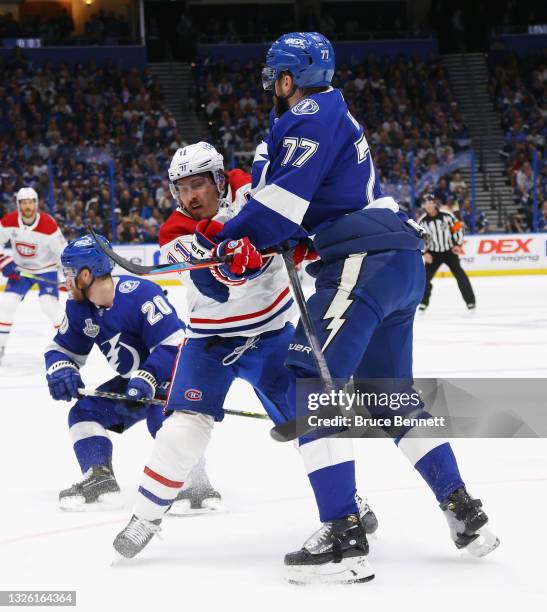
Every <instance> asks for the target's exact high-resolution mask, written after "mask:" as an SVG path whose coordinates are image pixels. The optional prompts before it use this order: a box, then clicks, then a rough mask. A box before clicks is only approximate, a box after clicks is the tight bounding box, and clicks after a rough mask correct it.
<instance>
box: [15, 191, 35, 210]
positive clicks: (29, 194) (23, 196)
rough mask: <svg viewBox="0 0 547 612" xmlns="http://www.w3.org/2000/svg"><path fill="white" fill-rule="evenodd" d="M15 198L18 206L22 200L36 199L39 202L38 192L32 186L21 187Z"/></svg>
mask: <svg viewBox="0 0 547 612" xmlns="http://www.w3.org/2000/svg"><path fill="white" fill-rule="evenodd" d="M15 199H16V200H17V208H19V202H20V201H21V200H34V201H35V202H36V204H38V194H37V193H36V190H35V189H33V188H32V187H21V189H19V191H18V192H17V194H16V196H15Z"/></svg>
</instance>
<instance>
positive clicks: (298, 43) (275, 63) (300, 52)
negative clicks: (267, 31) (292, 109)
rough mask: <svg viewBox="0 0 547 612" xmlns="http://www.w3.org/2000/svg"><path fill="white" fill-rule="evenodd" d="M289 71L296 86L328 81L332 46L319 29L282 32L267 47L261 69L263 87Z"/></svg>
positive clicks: (330, 77)
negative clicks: (281, 34) (316, 30)
mask: <svg viewBox="0 0 547 612" xmlns="http://www.w3.org/2000/svg"><path fill="white" fill-rule="evenodd" d="M285 71H289V72H290V73H291V75H292V77H293V81H294V84H295V85H296V86H297V87H323V86H327V85H330V83H331V81H332V77H333V75H334V49H333V47H332V44H331V43H330V41H329V39H328V38H326V37H325V36H323V34H319V32H291V33H290V34H283V36H280V37H279V38H278V39H277V40H276V41H275V42H274V43H273V45H272V46H271V47H270V49H269V50H268V53H267V55H266V65H265V67H264V69H263V70H262V85H263V87H264V89H266V90H269V89H273V86H274V83H275V82H276V81H277V79H278V78H279V77H280V76H281V74H282V73H283V72H285Z"/></svg>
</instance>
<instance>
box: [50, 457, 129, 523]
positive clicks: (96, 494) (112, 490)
mask: <svg viewBox="0 0 547 612" xmlns="http://www.w3.org/2000/svg"><path fill="white" fill-rule="evenodd" d="M59 505H60V507H61V508H62V509H63V510H70V511H73V512H89V511H96V510H113V509H116V508H120V507H121V506H122V505H123V502H122V498H121V494H120V487H119V486H118V483H117V482H116V478H115V477H114V473H113V472H112V468H111V467H109V466H108V465H94V466H92V467H90V468H89V470H87V472H86V473H85V474H84V478H83V480H81V481H80V482H77V483H76V484H73V485H72V486H71V487H70V488H69V489H64V490H63V491H61V492H60V493H59Z"/></svg>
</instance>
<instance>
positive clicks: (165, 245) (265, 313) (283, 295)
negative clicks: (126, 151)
mask: <svg viewBox="0 0 547 612" xmlns="http://www.w3.org/2000/svg"><path fill="white" fill-rule="evenodd" d="M229 183H230V190H229V197H230V198H231V199H232V201H233V210H239V209H240V208H241V207H242V206H244V204H245V202H246V201H247V199H248V197H249V195H248V194H249V190H250V177H249V175H248V174H246V173H244V172H242V171H241V170H232V171H231V172H230V175H229ZM231 194H233V196H232V195H231ZM227 219H228V216H227V214H226V213H225V212H220V213H219V214H218V215H217V216H216V217H215V220H216V221H219V222H221V223H222V222H226V221H227ZM196 224H197V221H195V220H193V219H191V218H190V217H188V216H187V215H185V214H184V213H183V212H181V211H180V210H175V211H174V212H173V213H172V214H171V216H170V217H169V219H168V220H167V221H166V222H165V224H164V225H163V226H162V228H161V231H160V248H161V255H162V260H163V261H164V262H170V263H173V262H175V261H189V260H190V254H191V249H190V244H191V242H192V237H193V234H194V230H195V226H196ZM180 279H181V282H182V283H183V285H184V287H185V288H186V292H187V294H186V306H187V308H186V321H185V322H186V324H187V327H186V335H187V336H188V337H190V338H192V337H193V338H196V337H205V336H244V337H249V336H256V335H257V334H261V333H264V332H268V331H274V330H278V329H281V328H283V327H284V326H285V324H286V323H287V322H288V321H290V320H291V319H293V318H294V316H295V312H294V305H293V299H292V296H291V292H290V289H289V286H288V277H287V272H286V270H285V265H284V263H283V259H282V258H281V256H279V255H277V256H275V257H274V258H273V260H272V261H271V263H270V264H269V265H267V268H266V269H265V271H264V272H263V273H262V274H261V275H260V276H258V277H257V278H254V279H251V280H248V281H247V282H245V283H244V284H242V285H238V286H230V287H229V297H228V300H227V301H226V302H223V303H220V302H217V301H216V300H214V299H213V298H210V297H207V296H205V295H203V294H202V293H201V292H200V291H199V290H198V288H197V287H196V285H195V284H194V283H193V282H192V279H191V278H190V273H189V272H182V273H181V275H180ZM181 314H182V313H181Z"/></svg>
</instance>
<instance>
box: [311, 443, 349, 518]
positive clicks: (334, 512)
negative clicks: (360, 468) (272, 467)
mask: <svg viewBox="0 0 547 612" xmlns="http://www.w3.org/2000/svg"><path fill="white" fill-rule="evenodd" d="M304 440H305V438H304V439H302V440H301V444H300V447H299V450H300V455H301V456H302V459H303V461H304V465H305V467H306V471H307V473H308V478H309V479H310V484H311V486H312V489H313V493H314V495H315V501H316V503H317V508H318V510H319V518H320V519H321V521H322V522H325V521H331V520H335V519H339V518H343V517H344V516H347V515H348V514H352V513H357V512H358V508H357V503H356V501H355V493H356V486H355V462H354V460H353V444H352V441H351V440H350V439H348V438H320V439H318V440H311V441H308V442H304Z"/></svg>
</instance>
